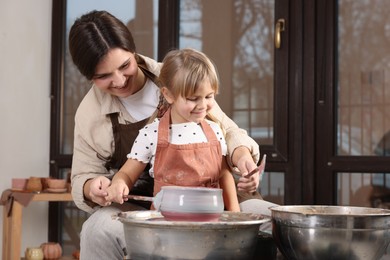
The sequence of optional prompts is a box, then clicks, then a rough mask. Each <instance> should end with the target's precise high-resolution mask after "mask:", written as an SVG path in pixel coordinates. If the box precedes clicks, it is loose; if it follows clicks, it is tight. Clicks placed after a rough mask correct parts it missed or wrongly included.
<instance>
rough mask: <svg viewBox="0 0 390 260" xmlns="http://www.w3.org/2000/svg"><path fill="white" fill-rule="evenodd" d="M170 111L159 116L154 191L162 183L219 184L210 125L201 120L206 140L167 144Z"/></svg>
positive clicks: (219, 157)
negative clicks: (203, 141)
mask: <svg viewBox="0 0 390 260" xmlns="http://www.w3.org/2000/svg"><path fill="white" fill-rule="evenodd" d="M170 118H171V110H170V109H168V111H166V112H165V114H164V116H163V117H162V118H161V119H160V123H159V128H158V143H157V150H156V158H155V162H154V192H153V194H154V195H156V194H157V192H159V191H160V190H161V187H163V186H192V187H214V188H217V187H219V176H220V172H221V165H222V153H221V145H220V143H219V141H218V140H217V137H216V135H215V133H214V131H213V129H212V128H211V127H210V125H209V124H208V123H207V122H206V121H205V120H203V121H202V122H201V126H202V129H203V131H204V133H205V135H206V137H207V140H208V142H205V143H194V144H183V145H177V144H171V143H169V140H168V138H169V123H170Z"/></svg>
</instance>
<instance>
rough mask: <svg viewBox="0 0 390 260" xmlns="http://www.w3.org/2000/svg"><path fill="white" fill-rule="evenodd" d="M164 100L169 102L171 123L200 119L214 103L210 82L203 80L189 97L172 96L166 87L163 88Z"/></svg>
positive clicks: (213, 93) (196, 121) (197, 120)
mask: <svg viewBox="0 0 390 260" xmlns="http://www.w3.org/2000/svg"><path fill="white" fill-rule="evenodd" d="M163 94H164V96H165V98H166V100H167V101H168V102H169V103H170V104H171V120H172V123H173V124H179V123H185V122H195V123H199V122H200V121H202V120H203V119H204V118H205V117H206V115H207V112H208V111H209V110H210V109H211V108H212V107H213V105H214V103H215V99H214V97H215V92H214V90H213V89H212V88H211V85H210V82H208V81H207V80H205V81H203V82H202V83H201V84H200V85H199V87H198V89H197V90H196V92H195V93H194V94H193V95H191V96H189V97H182V96H179V97H177V98H174V97H173V96H172V95H171V93H170V91H169V90H168V89H167V88H163Z"/></svg>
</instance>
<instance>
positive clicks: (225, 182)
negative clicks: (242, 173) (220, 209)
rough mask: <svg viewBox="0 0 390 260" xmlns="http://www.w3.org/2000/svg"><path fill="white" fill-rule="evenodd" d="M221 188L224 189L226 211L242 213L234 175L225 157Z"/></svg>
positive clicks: (220, 181) (220, 182)
mask: <svg viewBox="0 0 390 260" xmlns="http://www.w3.org/2000/svg"><path fill="white" fill-rule="evenodd" d="M219 186H220V187H221V189H222V194H223V202H224V204H225V209H226V210H228V211H233V212H240V205H239V203H238V198H237V191H236V185H235V183H234V178H233V175H232V174H231V173H230V170H229V167H228V165H227V161H226V157H225V156H223V159H222V169H221V177H220V179H219Z"/></svg>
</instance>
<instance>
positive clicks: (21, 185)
mask: <svg viewBox="0 0 390 260" xmlns="http://www.w3.org/2000/svg"><path fill="white" fill-rule="evenodd" d="M27 181H28V179H25V178H12V189H13V190H25V189H26V186H27Z"/></svg>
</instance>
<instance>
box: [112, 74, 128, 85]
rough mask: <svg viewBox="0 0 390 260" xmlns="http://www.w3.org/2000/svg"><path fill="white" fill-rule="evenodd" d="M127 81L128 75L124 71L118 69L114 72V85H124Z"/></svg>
mask: <svg viewBox="0 0 390 260" xmlns="http://www.w3.org/2000/svg"><path fill="white" fill-rule="evenodd" d="M125 82H126V77H125V75H123V73H122V72H120V71H117V72H115V73H114V74H113V77H112V85H113V86H114V87H122V86H123V85H124V84H125Z"/></svg>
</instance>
